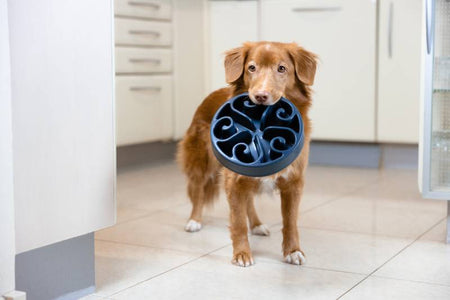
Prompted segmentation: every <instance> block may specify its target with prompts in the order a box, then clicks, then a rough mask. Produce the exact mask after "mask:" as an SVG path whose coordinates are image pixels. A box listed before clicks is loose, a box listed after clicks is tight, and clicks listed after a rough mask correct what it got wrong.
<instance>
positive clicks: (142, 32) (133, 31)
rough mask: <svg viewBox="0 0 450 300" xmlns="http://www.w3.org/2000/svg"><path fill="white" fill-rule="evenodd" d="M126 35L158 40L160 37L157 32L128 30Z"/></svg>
mask: <svg viewBox="0 0 450 300" xmlns="http://www.w3.org/2000/svg"><path fill="white" fill-rule="evenodd" d="M128 33H129V34H134V35H153V36H154V37H155V38H158V37H160V35H161V33H159V32H158V31H153V30H129V31H128Z"/></svg>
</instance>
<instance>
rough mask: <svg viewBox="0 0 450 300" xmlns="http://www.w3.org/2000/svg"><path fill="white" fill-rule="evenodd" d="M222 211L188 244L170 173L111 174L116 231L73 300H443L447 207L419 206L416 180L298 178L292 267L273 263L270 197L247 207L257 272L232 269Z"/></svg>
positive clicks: (107, 236) (393, 176) (275, 208)
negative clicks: (254, 217)
mask: <svg viewBox="0 0 450 300" xmlns="http://www.w3.org/2000/svg"><path fill="white" fill-rule="evenodd" d="M227 205H228V204H227V203H226V200H225V198H224V197H223V195H222V196H221V197H220V199H219V200H218V201H217V203H216V205H215V207H214V208H212V209H211V210H208V211H206V213H205V220H204V228H203V229H202V230H201V231H200V232H197V233H187V232H185V231H184V230H183V228H184V224H185V222H186V220H187V218H188V216H189V212H190V204H189V201H188V199H187V197H186V194H185V181H184V178H183V176H182V175H181V174H180V172H179V171H178V169H177V167H176V166H175V165H174V164H173V163H171V162H167V163H160V164H159V165H155V164H153V165H146V166H140V167H134V168H132V167H128V168H126V169H121V170H119V172H118V224H117V225H116V226H114V227H111V228H108V229H104V230H102V231H100V232H97V233H96V245H95V247H96V249H95V252H96V274H97V275H96V276H97V292H96V293H95V294H94V295H91V296H88V297H86V298H84V299H117V300H119V299H137V300H139V299H337V298H340V297H341V298H342V299H447V300H448V299H450V245H446V244H444V237H445V224H444V219H445V217H446V203H445V202H444V201H435V200H423V199H422V198H421V196H420V195H419V193H418V191H417V174H416V172H415V171H405V170H384V171H380V170H374V169H349V168H331V167H317V166H311V167H309V169H308V171H307V182H306V190H305V193H304V197H303V200H302V204H301V209H300V221H299V227H300V236H301V244H302V249H303V250H304V251H305V253H306V255H307V262H306V264H305V265H303V266H294V265H288V264H285V263H283V262H282V257H281V231H280V230H281V225H280V222H281V214H280V208H279V206H280V204H279V200H278V198H277V196H276V195H272V196H269V195H262V196H261V197H260V198H259V199H258V200H257V208H258V211H259V215H260V217H261V219H262V220H263V221H264V222H265V223H266V224H267V225H268V226H270V229H271V235H270V236H269V237H259V236H251V237H250V243H251V247H252V250H253V255H254V258H255V262H256V264H255V265H254V266H252V267H250V268H241V267H236V266H234V265H232V264H231V263H230V259H231V252H232V248H231V246H230V238H229V233H228V228H227V225H228V206H227Z"/></svg>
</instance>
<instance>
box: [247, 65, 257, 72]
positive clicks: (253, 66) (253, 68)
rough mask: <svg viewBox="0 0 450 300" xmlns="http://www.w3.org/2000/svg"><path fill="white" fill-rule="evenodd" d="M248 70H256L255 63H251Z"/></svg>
mask: <svg viewBox="0 0 450 300" xmlns="http://www.w3.org/2000/svg"><path fill="white" fill-rule="evenodd" d="M248 71H249V72H252V73H253V72H255V71H256V67H255V65H250V66H248Z"/></svg>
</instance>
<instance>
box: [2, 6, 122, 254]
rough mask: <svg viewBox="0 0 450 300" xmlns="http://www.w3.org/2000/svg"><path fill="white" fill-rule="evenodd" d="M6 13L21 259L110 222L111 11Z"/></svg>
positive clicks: (19, 9)
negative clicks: (36, 250) (25, 254)
mask: <svg viewBox="0 0 450 300" xmlns="http://www.w3.org/2000/svg"><path fill="white" fill-rule="evenodd" d="M8 6H9V26H10V32H9V33H10V34H9V38H10V49H11V84H12V88H11V92H12V103H13V106H12V122H13V126H12V127H13V149H14V202H15V203H14V204H15V216H16V226H15V230H16V250H17V253H21V252H24V251H27V250H31V249H34V248H38V247H42V246H45V245H48V244H52V243H55V242H59V241H62V240H65V239H69V238H73V237H75V236H79V235H82V234H86V233H90V232H93V231H96V230H98V229H101V228H103V227H106V226H110V225H112V224H113V223H114V221H115V213H116V209H115V198H114V194H115V190H114V188H115V140H114V101H113V100H114V97H113V96H114V94H113V93H114V92H113V76H114V71H113V64H112V62H113V50H112V49H113V40H112V37H113V22H112V16H113V11H112V10H113V8H112V1H89V0H78V1H69V0H42V1H27V0H16V1H9V2H8ZM1 201H3V200H1Z"/></svg>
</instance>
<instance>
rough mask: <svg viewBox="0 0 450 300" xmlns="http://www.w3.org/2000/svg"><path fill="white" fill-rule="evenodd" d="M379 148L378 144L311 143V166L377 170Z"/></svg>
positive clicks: (379, 155)
mask: <svg viewBox="0 0 450 300" xmlns="http://www.w3.org/2000/svg"><path fill="white" fill-rule="evenodd" d="M380 159H381V148H380V145H379V144H369V143H367V144H364V143H340V142H339V143H334V142H311V148H310V151H309V163H310V164H311V165H327V166H343V167H358V168H378V167H379V166H380Z"/></svg>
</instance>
